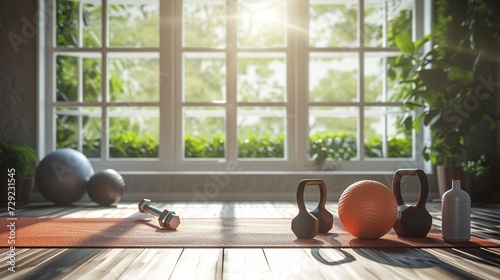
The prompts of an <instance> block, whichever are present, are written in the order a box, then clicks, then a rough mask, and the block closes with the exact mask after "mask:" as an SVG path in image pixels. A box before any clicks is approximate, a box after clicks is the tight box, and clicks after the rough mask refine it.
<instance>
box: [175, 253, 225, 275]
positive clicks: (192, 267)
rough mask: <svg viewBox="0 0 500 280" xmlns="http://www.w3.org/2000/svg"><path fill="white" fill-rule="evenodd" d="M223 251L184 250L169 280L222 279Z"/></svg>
mask: <svg viewBox="0 0 500 280" xmlns="http://www.w3.org/2000/svg"><path fill="white" fill-rule="evenodd" d="M222 266H223V249H191V248H189V249H184V250H183V252H182V254H181V256H180V258H179V260H178V261H177V263H176V265H175V268H174V271H173V273H172V275H171V276H170V279H171V280H177V279H180V280H187V279H200V280H201V279H210V280H212V279H222Z"/></svg>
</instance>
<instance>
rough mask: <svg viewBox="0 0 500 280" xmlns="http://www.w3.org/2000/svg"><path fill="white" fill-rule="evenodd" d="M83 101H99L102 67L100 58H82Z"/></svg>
mask: <svg viewBox="0 0 500 280" xmlns="http://www.w3.org/2000/svg"><path fill="white" fill-rule="evenodd" d="M82 63H83V69H82V72H83V74H82V75H83V78H82V82H83V101H101V96H102V95H101V93H102V90H101V89H102V84H101V81H102V65H101V59H100V58H83V59H82Z"/></svg>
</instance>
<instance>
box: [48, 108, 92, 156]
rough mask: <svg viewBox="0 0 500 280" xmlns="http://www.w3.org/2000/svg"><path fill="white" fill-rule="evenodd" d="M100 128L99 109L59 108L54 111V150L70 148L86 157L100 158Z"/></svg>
mask: <svg viewBox="0 0 500 280" xmlns="http://www.w3.org/2000/svg"><path fill="white" fill-rule="evenodd" d="M101 127H102V121H101V108H97V107H59V108H57V109H56V148H57V149H61V148H72V149H76V150H80V151H82V152H83V153H84V154H85V155H86V156H87V157H100V155H101V138H102V135H101Z"/></svg>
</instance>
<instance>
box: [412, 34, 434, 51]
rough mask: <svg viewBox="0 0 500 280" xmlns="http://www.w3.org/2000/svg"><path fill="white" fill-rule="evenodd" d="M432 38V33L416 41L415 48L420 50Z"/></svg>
mask: <svg viewBox="0 0 500 280" xmlns="http://www.w3.org/2000/svg"><path fill="white" fill-rule="evenodd" d="M430 39H431V36H430V35H426V36H424V37H422V38H420V39H418V40H417V41H415V50H419V49H420V48H421V47H422V46H423V45H424V44H425V43H427V42H429V41H430Z"/></svg>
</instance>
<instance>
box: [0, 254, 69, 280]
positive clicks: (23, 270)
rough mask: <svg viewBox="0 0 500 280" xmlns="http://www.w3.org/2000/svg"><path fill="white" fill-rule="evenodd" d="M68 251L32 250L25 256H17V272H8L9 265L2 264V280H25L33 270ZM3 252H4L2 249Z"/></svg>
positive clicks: (0, 270) (0, 266)
mask: <svg viewBox="0 0 500 280" xmlns="http://www.w3.org/2000/svg"><path fill="white" fill-rule="evenodd" d="M65 250H66V249H45V248H41V249H30V250H29V251H26V252H24V253H23V254H20V255H16V267H15V272H14V273H12V272H10V271H8V270H7V268H8V266H9V264H8V263H7V262H3V263H1V264H0V279H5V280H7V279H23V277H24V276H25V275H28V274H29V273H31V272H32V270H34V269H37V268H38V267H40V266H42V265H44V264H45V263H46V262H48V261H50V260H51V259H52V258H54V257H56V256H57V255H59V254H61V253H62V252H64V251H65ZM2 252H4V250H3V249H2Z"/></svg>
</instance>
